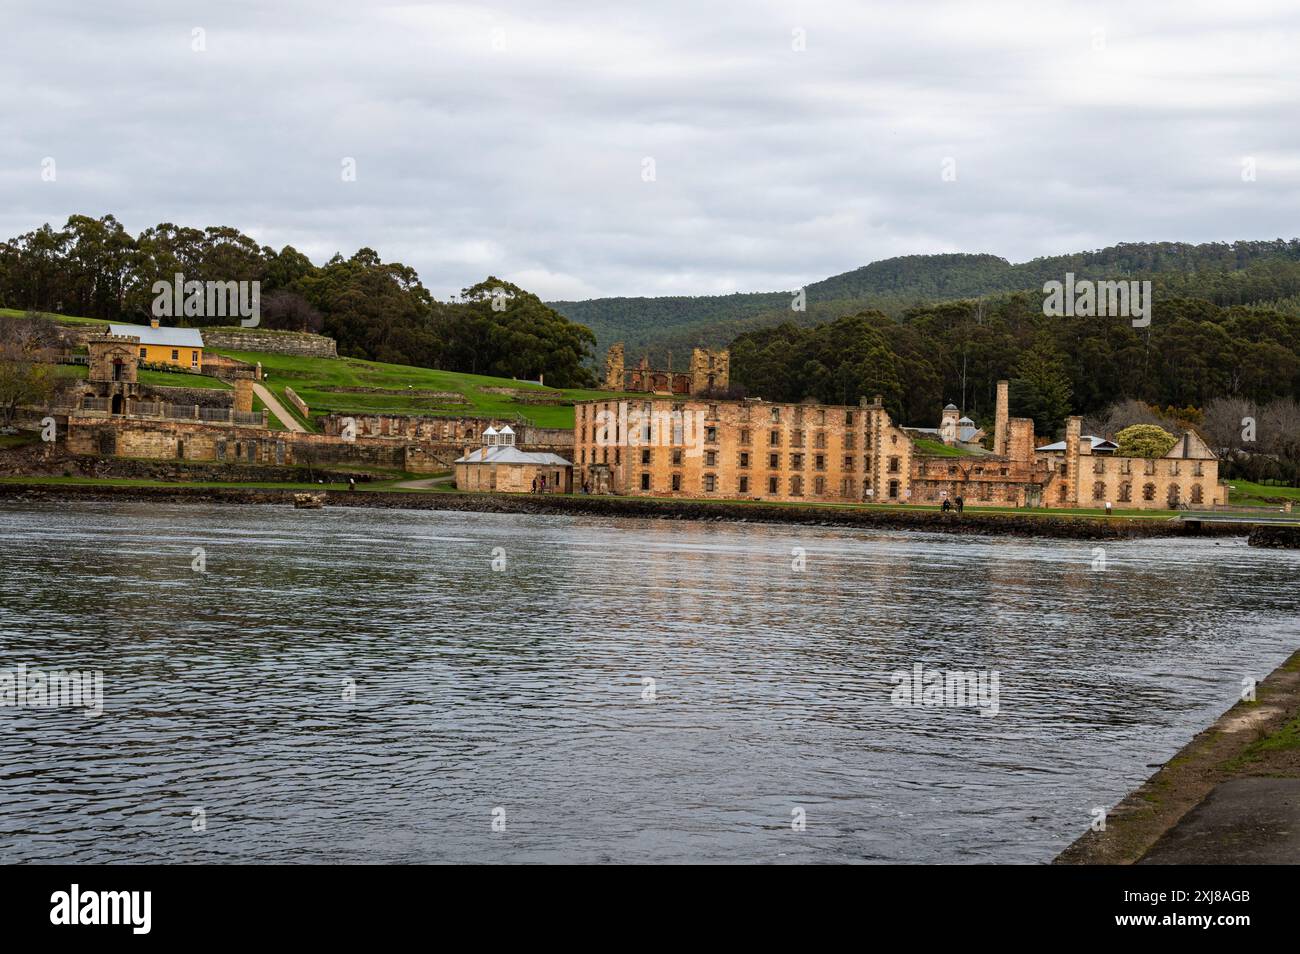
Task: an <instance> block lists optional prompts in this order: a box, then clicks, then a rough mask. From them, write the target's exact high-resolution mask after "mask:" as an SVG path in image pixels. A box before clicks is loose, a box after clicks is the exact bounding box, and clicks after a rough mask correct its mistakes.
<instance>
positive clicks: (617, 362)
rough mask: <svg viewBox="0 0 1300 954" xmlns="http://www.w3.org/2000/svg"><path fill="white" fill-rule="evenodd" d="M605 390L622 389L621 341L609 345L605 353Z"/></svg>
mask: <svg viewBox="0 0 1300 954" xmlns="http://www.w3.org/2000/svg"><path fill="white" fill-rule="evenodd" d="M605 390H607V391H621V390H623V342H621V341H620V342H619V343H618V344H616V345H611V346H610V349H609V351H608V352H607V353H606V354H605Z"/></svg>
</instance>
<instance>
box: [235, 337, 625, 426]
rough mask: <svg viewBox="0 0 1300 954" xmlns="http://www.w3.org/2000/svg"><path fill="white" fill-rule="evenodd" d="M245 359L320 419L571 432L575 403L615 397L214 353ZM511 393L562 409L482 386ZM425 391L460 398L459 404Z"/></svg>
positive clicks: (350, 364)
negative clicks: (417, 419) (455, 422)
mask: <svg viewBox="0 0 1300 954" xmlns="http://www.w3.org/2000/svg"><path fill="white" fill-rule="evenodd" d="M214 350H216V351H217V353H218V354H224V355H227V356H229V357H232V358H238V359H239V360H241V361H247V362H250V363H255V362H258V361H260V362H261V363H262V369H263V371H264V372H265V373H266V374H267V375H268V380H266V381H264V382H263V383H264V384H265V385H266V386H267V388H269V389H270V390H271V391H272V392H273V393H274V394H275V395H276V397H278V398H280V399H281V401H282V402H283V403H284V404H285V405H286V406H288V401H287V399H286V398H285V397H284V388H285V386H286V385H287V386H289V387H291V388H293V390H294V392H295V393H296V394H297V395H298V396H299V397H300V398H302V399H303V400H304V401H306V402H307V404H308V406H309V407H310V408H311V412H312V414H313V415H317V414H329V413H340V414H366V413H393V414H427V415H434V416H444V417H454V416H458V415H467V416H491V417H503V418H516V417H522V418H524V419H527V420H529V421H531V422H532V423H534V424H537V425H539V426H542V427H572V426H573V402H574V401H581V400H587V399H589V398H604V397H610V396H611V395H610V393H609V392H606V391H587V390H580V389H573V390H557V389H555V388H547V387H542V386H540V385H537V384H532V383H529V382H525V381H512V380H511V379H509V378H493V377H486V376H483V375H476V374H459V373H456V372H453V371H435V370H432V369H430V368H415V367H410V366H408V365H401V364H383V363H381V362H377V361H362V360H360V359H357V358H301V357H294V356H289V355H278V354H265V353H258V352H250V351H226V350H223V349H214ZM490 387H499V388H512V389H515V390H518V391H522V392H528V393H530V394H536V395H537V396H538V397H539V398H544V399H545V398H549V399H553V400H556V401H560V402H563V403H559V404H529V403H525V402H523V401H519V400H516V399H515V398H514V397H512V396H511V395H508V394H494V393H491V392H489V391H486V390H484V389H485V388H490ZM337 388H374V389H376V390H375V391H371V392H361V393H358V392H347V391H339V390H331V389H337ZM420 391H438V392H445V393H448V394H456V395H459V400H457V399H454V398H445V397H441V396H438V395H434V394H420V393H418V392H420Z"/></svg>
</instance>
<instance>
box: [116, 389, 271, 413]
mask: <svg viewBox="0 0 1300 954" xmlns="http://www.w3.org/2000/svg"><path fill="white" fill-rule="evenodd" d="M140 399H141V400H143V401H162V402H163V403H164V404H197V405H199V406H200V407H233V406H234V404H235V392H234V391H232V390H230V389H228V388H175V387H171V386H170V385H167V386H164V385H148V384H142V385H141V386H140ZM249 410H252V408H251V407H250V408H249Z"/></svg>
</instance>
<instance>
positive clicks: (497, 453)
mask: <svg viewBox="0 0 1300 954" xmlns="http://www.w3.org/2000/svg"><path fill="white" fill-rule="evenodd" d="M456 463H458V464H541V465H544V466H548V467H572V466H573V464H572V463H571V462H569V461H567V460H565V459H564V458H563V457H561V456H560V455H559V454H545V453H534V452H532V451H521V450H520V449H519V448H518V447H515V446H513V445H511V444H496V445H494V446H492V447H479V448H477V449H475V450H472V451H470V452H469V453H468V454H466V455H465V456H464V457H460V458H457V459H456Z"/></svg>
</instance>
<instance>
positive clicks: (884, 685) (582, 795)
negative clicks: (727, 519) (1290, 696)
mask: <svg viewBox="0 0 1300 954" xmlns="http://www.w3.org/2000/svg"><path fill="white" fill-rule="evenodd" d="M1093 546H1094V544H1092V543H1086V542H1083V543H1081V542H1070V541H1054V540H1049V541H1028V540H1008V539H985V538H956V537H945V536H942V535H930V534H886V533H876V532H862V531H853V530H845V529H839V528H836V529H829V528H812V527H807V528H804V527H760V526H745V525H725V524H698V523H689V522H656V521H621V522H619V521H611V520H600V519H588V518H562V517H528V516H507V515H483V514H457V513H419V512H404V511H349V510H346V509H327V510H323V511H294V510H292V509H291V508H285V507H204V506H194V505H161V504H146V503H92V502H74V503H61V504H57V505H53V504H36V503H15V502H7V503H3V504H0V669H12V668H14V667H16V666H18V665H19V664H24V663H25V664H26V665H27V666H28V667H37V668H41V669H43V670H52V669H60V668H63V669H77V670H86V669H99V670H102V671H103V674H104V713H103V715H101V716H99V717H89V716H87V715H85V714H84V712H82V711H81V710H78V709H73V708H61V709H32V708H14V707H6V708H0V755H2V756H3V757H2V758H0V860H5V861H9V862H17V861H30V862H56V861H60V862H120V861H128V860H129V861H143V862H182V861H183V862H198V861H206V862H220V861H245V862H324V863H328V862H430V861H503V860H521V861H580V862H590V861H651V860H655V861H741V862H751V861H762V862H778V861H789V862H794V861H895V862H999V861H1000V862H1047V861H1049V860H1050V859H1051V858H1052V857H1053V856H1054V855H1055V854H1056V853H1057V852H1058V851H1059V850H1060V849H1062V848H1063V847H1064V846H1065V845H1067V844H1068V843H1069V842H1070V841H1071V840H1073V839H1074V838H1075V837H1076V836H1078V835H1079V834H1080V833H1082V832H1083V831H1084V830H1085V829H1086V828H1087V826H1088V824H1089V822H1090V821H1091V814H1090V812H1091V811H1092V809H1093V808H1094V807H1097V806H1109V805H1113V804H1114V803H1115V802H1116V801H1118V800H1119V799H1120V798H1122V797H1123V795H1124V794H1125V793H1127V792H1128V791H1129V790H1131V789H1132V788H1133V787H1134V786H1135V785H1137V784H1138V783H1140V782H1141V781H1142V780H1143V779H1144V778H1146V777H1147V776H1148V775H1150V774H1151V772H1152V771H1153V769H1152V768H1150V767H1149V765H1150V763H1156V762H1160V761H1162V760H1164V759H1167V758H1168V757H1169V756H1171V755H1172V754H1173V753H1174V752H1175V751H1177V749H1178V748H1179V747H1181V746H1182V745H1183V744H1184V743H1186V742H1187V741H1188V740H1189V739H1190V738H1191V737H1192V736H1193V735H1194V734H1195V733H1196V732H1197V731H1199V730H1200V729H1202V728H1204V727H1205V726H1206V725H1208V724H1209V723H1210V722H1211V721H1212V720H1213V719H1214V718H1216V717H1217V716H1218V715H1219V714H1220V713H1221V712H1222V711H1223V710H1224V709H1226V708H1227V707H1228V706H1229V705H1231V704H1232V703H1233V702H1234V701H1235V700H1236V698H1237V697H1238V695H1239V693H1240V688H1241V680H1242V678H1243V676H1253V677H1255V678H1262V677H1263V676H1264V675H1266V674H1267V673H1268V672H1270V671H1271V670H1272V669H1273V668H1275V666H1276V665H1277V664H1278V663H1279V662H1281V661H1282V660H1283V659H1285V658H1286V656H1287V655H1288V654H1289V653H1290V652H1292V651H1294V650H1295V649H1296V648H1297V647H1298V646H1300V621H1298V619H1297V613H1296V604H1295V581H1296V579H1297V576H1300V554H1296V553H1289V552H1283V551H1260V550H1252V549H1250V548H1247V547H1246V546H1245V545H1244V543H1242V542H1236V541H1220V542H1217V543H1216V542H1213V541H1205V542H1202V541H1191V540H1167V541H1141V542H1126V543H1108V544H1106V548H1105V558H1106V561H1107V569H1106V570H1105V571H1104V572H1097V571H1094V570H1092V569H1091V566H1092V563H1093V561H1094V559H1095V554H1094V551H1093ZM195 547H202V548H203V549H204V550H205V552H206V561H207V570H208V572H207V573H206V574H199V573H195V572H194V571H193V570H192V569H191V564H192V562H193V560H194V553H193V550H194V548H195ZM497 547H501V548H503V551H504V556H505V560H506V567H505V569H504V570H503V571H501V572H494V571H493V569H492V561H493V557H494V552H493V551H494V548H497ZM796 547H798V548H803V550H804V551H805V553H806V561H807V569H806V570H805V571H803V572H795V571H793V570H792V563H793V562H794V561H795V559H796V556H793V555H792V550H794V548H796ZM497 555H498V556H499V555H500V552H498V554H497ZM1288 590H1289V593H1288ZM918 662H919V663H922V664H924V665H926V666H928V667H933V668H942V669H971V670H997V671H998V673H999V679H1000V684H999V685H1000V697H999V711H998V713H997V715H995V716H990V717H986V716H982V715H981V714H980V713H979V712H978V711H975V710H973V709H970V708H902V707H897V706H894V705H892V704H891V690H892V688H893V686H892V684H891V682H890V679H889V675H890V673H892V672H894V671H896V670H909V669H910V668H911V667H912V666H913V664H914V663H918ZM646 678H650V679H653V680H654V685H653V698H652V699H651V698H646V697H647V696H649V695H650V692H649V691H648V689H649V687H648V685H647V683H646V682H644V680H645V679H646ZM349 687H355V697H354V698H351V699H350V700H348V699H345V696H346V695H348V690H349ZM199 809H201V810H202V815H201V816H200V815H199V814H198V813H197V810H199ZM497 809H500V811H496V813H495V814H494V810H497ZM800 809H801V810H802V812H803V816H804V818H805V819H806V829H805V830H803V831H796V830H794V829H793V828H792V820H794V819H795V818H796V815H797V812H798V810H800ZM200 817H201V818H202V820H203V821H204V822H205V823H206V829H205V830H201V831H195V830H194V828H195V827H196V820H197V819H199V818H200ZM494 819H498V820H504V825H505V830H504V831H501V832H494V831H493V822H494Z"/></svg>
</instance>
